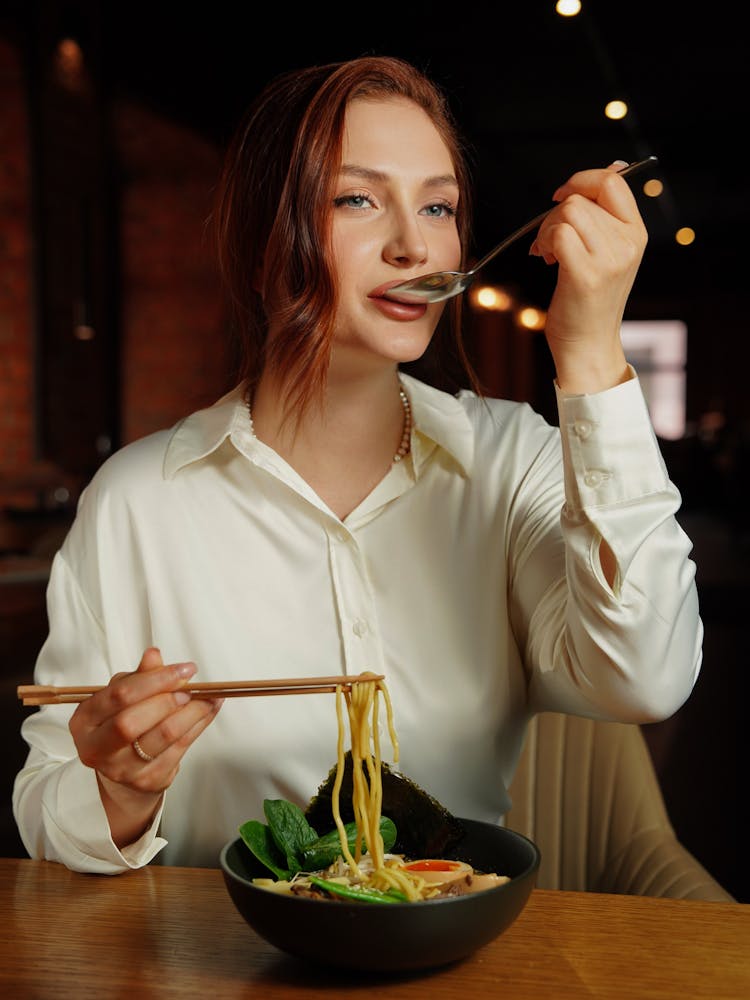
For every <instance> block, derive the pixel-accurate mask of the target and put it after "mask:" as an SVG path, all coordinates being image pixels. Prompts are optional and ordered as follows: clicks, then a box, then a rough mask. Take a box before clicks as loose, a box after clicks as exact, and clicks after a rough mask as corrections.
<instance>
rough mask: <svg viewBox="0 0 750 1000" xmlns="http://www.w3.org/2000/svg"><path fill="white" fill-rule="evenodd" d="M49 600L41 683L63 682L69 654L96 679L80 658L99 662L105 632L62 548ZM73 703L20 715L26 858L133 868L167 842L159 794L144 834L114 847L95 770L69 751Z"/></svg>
mask: <svg viewBox="0 0 750 1000" xmlns="http://www.w3.org/2000/svg"><path fill="white" fill-rule="evenodd" d="M47 601H48V609H49V614H50V618H51V620H54V622H55V625H56V627H55V629H54V630H53V631H52V633H51V635H50V637H49V638H48V639H47V642H46V643H45V645H44V648H43V649H42V652H41V654H40V658H39V665H40V666H41V668H42V670H43V671H44V676H45V682H46V683H51V684H56V683H64V677H65V673H66V661H67V663H70V662H75V663H78V664H80V674H81V676H82V677H83V679H82V680H81V681H80V683H82V684H87V683H97V684H100V683H102V674H101V673H99V674H94V673H93V672H92V670H91V669H88V670H87V668H86V664H87V663H97V662H103V660H104V658H103V657H102V649H103V644H104V636H103V635H102V630H101V628H100V627H99V625H98V623H97V622H96V620H95V618H94V616H93V615H92V613H91V611H90V609H89V608H88V607H87V605H86V602H85V600H84V598H83V595H82V593H81V591H80V588H79V587H78V585H77V583H76V580H75V579H74V577H73V574H72V573H71V572H70V570H69V568H68V566H67V564H66V562H65V560H64V558H63V557H62V555H60V554H58V555H57V556H56V557H55V560H54V566H53V570H52V574H51V579H50V584H49V587H48V592H47ZM82 642H83V643H85V647H86V648H85V650H84V649H83V648H81V643H82ZM97 647H98V648H97ZM92 653H93V655H92ZM73 708H74V706H71V707H70V708H68V707H67V706H64V705H51V706H46V707H45V706H42V708H41V709H40V710H39V711H37V712H34V713H33V714H32V715H30V716H28V717H27V718H26V719H25V720H24V723H23V726H22V729H21V733H22V735H23V737H24V739H26V741H27V742H28V743H29V748H30V749H29V754H28V758H27V760H26V763H25V766H24V768H23V770H22V771H21V772H20V774H19V775H18V777H17V778H16V782H15V786H14V789H13V809H14V814H15V816H16V821H17V824H18V828H19V832H20V834H21V837H22V840H23V843H24V846H25V848H26V850H27V851H28V853H29V855H30V857H32V858H45V859H47V860H50V861H59V862H61V863H62V864H64V865H66V866H67V867H68V868H71V869H73V870H74V871H86V872H96V873H99V874H117V873H119V872H122V871H126V870H127V869H129V868H139V867H141V866H142V865H145V864H147V863H148V862H149V861H150V860H151V859H152V858H153V857H154V856H155V855H156V854H157V853H158V852H159V850H160V849H161V848H162V847H163V846H164V845H165V844H166V841H165V840H163V839H162V838H160V837H159V836H158V835H157V831H158V827H159V821H160V819H161V814H162V810H163V808H164V799H162V805H161V808H160V809H159V811H158V813H157V815H156V816H155V818H154V821H153V822H152V824H151V826H150V827H149V829H148V830H147V831H146V832H145V833H144V834H143V836H142V837H141V838H140V839H139V840H138V841H137V842H136V843H134V844H131V845H129V846H128V847H127V848H125V849H123V850H122V851H121V850H119V849H118V848H117V847H116V846H115V844H114V842H113V840H112V837H111V834H110V829H109V824H108V822H107V815H106V813H105V811H104V807H103V805H102V802H101V798H100V796H99V786H98V782H97V778H96V773H95V771H94V770H93V769H92V768H90V767H87V766H86V765H84V764H83V763H82V762H81V760H80V759H79V758H78V756H77V755H76V752H75V745H74V743H73V740H72V737H71V735H70V731H69V729H68V722H69V720H70V716H71V714H72V712H73Z"/></svg>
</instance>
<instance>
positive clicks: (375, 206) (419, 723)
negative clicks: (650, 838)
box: [14, 57, 701, 873]
mask: <svg viewBox="0 0 750 1000" xmlns="http://www.w3.org/2000/svg"><path fill="white" fill-rule="evenodd" d="M619 165H620V164H613V165H612V166H611V167H610V168H608V169H590V170H584V171H582V172H580V173H577V174H575V175H574V176H573V177H571V178H570V180H569V181H567V182H566V183H565V184H563V186H562V187H561V188H559V189H558V191H557V192H555V195H554V198H555V200H556V201H557V202H558V205H557V207H556V208H555V210H554V211H553V212H552V214H550V216H549V217H548V218H547V219H546V220H545V221H544V223H543V224H542V225H541V227H540V229H539V232H538V234H537V236H536V238H535V240H534V243H533V245H532V250H531V252H532V253H533V254H535V255H537V256H540V257H542V258H543V260H544V261H546V262H547V263H548V264H555V265H556V266H557V270H558V274H557V284H556V288H555V291H554V295H553V297H552V301H551V304H550V307H549V311H548V320H547V328H546V336H547V340H548V343H549V347H550V350H551V352H552V356H553V358H554V363H555V368H556V390H557V396H558V405H559V410H560V428H561V429H560V430H558V429H557V428H556V427H551V426H549V425H547V424H546V423H545V422H544V421H543V420H542V418H541V417H539V416H538V415H536V414H535V413H533V412H532V410H531V409H530V408H529V407H528V406H526V405H523V404H517V403H510V402H507V401H500V400H491V399H487V400H485V399H482V398H481V397H480V395H479V394H478V393H477V392H475V391H468V390H464V391H462V392H460V393H459V394H458V396H457V397H454V396H451V395H448V394H446V393H444V392H441V391H438V390H437V389H435V388H431V387H429V386H427V385H425V384H423V383H422V382H420V381H418V380H416V379H415V378H412V377H409V376H408V375H405V374H403V373H401V372H400V369H399V366H400V365H402V364H405V363H407V362H411V361H414V360H416V359H418V358H420V357H421V356H422V355H423V354H424V352H425V350H426V349H427V347H428V345H429V344H430V341H431V339H432V337H433V334H434V333H435V330H436V327H437V325H438V321H439V320H440V318H441V314H442V311H443V305H442V304H439V305H429V306H414V305H408V304H404V303H398V302H395V301H392V300H389V299H387V298H386V297H385V295H384V293H385V291H386V290H387V289H388V288H389V287H391V286H393V285H394V284H397V283H398V282H400V281H403V280H406V279H407V278H411V277H415V276H417V275H420V274H426V273H430V272H432V271H436V270H441V269H446V268H447V269H456V268H458V267H461V266H462V264H464V263H465V254H466V244H467V230H468V219H469V207H468V201H467V195H468V190H467V189H468V182H467V172H466V168H465V165H464V162H463V159H462V155H461V146H460V142H459V139H458V137H457V134H456V132H455V130H454V126H453V124H452V122H451V119H450V116H449V114H448V110H447V107H446V104H445V102H444V100H443V98H442V97H441V95H440V94H439V93H438V91H437V90H436V88H435V87H434V86H433V85H432V84H431V83H430V82H429V81H427V80H426V79H425V78H424V77H423V76H422V75H421V74H420V73H419V72H418V71H417V70H416V69H415V68H414V67H412V66H409V65H407V64H405V63H403V62H400V61H398V60H394V59H388V58H375V57H372V58H371V57H367V58H362V59H355V60H353V61H351V62H347V63H342V64H336V65H329V66H323V67H317V68H311V69H308V70H303V71H299V72H294V73H291V74H288V75H285V76H283V77H281V78H279V79H278V80H276V81H274V82H273V83H272V84H271V85H270V86H269V87H268V88H267V89H266V91H265V92H264V93H263V94H261V95H260V97H259V98H258V100H257V102H256V104H255V107H254V108H253V109H251V112H250V114H249V116H248V118H247V120H246V121H245V123H244V124H243V126H242V128H241V129H240V130H239V132H238V134H237V137H236V139H235V141H234V143H233V145H232V147H231V148H230V150H229V154H228V157H227V162H226V167H225V171H224V174H223V178H222V183H221V185H220V195H219V201H218V207H217V212H216V220H215V221H216V223H217V231H218V234H219V240H220V259H221V262H222V266H223V270H224V274H225V276H226V279H227V285H228V289H229V292H230V296H231V300H232V302H233V304H234V307H235V316H236V321H237V327H238V330H239V332H240V334H241V338H242V351H243V358H244V367H243V371H242V376H243V378H242V382H241V384H240V385H239V386H238V388H237V389H236V390H235V391H234V392H232V393H230V394H229V395H228V396H226V397H224V398H223V399H222V400H219V402H218V403H216V404H215V406H213V407H211V408H210V409H208V410H205V411H202V412H199V413H196V414H193V415H192V416H190V417H188V418H187V419H186V420H184V421H182V422H181V423H179V424H178V425H177V426H176V427H175V428H173V429H172V430H170V431H164V432H161V433H158V434H154V435H152V436H150V437H148V438H146V439H144V440H142V441H139V442H136V443H134V444H132V445H129V446H128V447H126V448H124V449H123V450H122V451H120V452H119V453H118V454H116V455H115V456H113V457H112V458H111V459H110V460H109V461H108V462H107V463H106V464H105V465H104V466H103V467H102V468H101V469H100V470H99V472H98V473H97V474H96V476H95V477H94V478H93V480H92V482H91V483H90V484H89V486H88V488H87V489H86V491H85V494H84V496H83V498H82V500H81V503H80V507H79V512H78V516H77V518H76V522H75V524H74V525H73V527H72V529H71V532H70V535H69V537H68V538H67V540H66V541H65V543H64V545H63V546H62V549H61V551H60V552H59V553H58V555H57V557H56V558H55V562H54V566H53V571H52V576H51V580H50V586H49V593H48V608H49V619H50V632H49V637H48V639H47V642H46V643H45V645H44V647H43V649H42V651H41V653H40V656H39V660H38V664H37V668H36V680H37V682H39V683H51V684H59V683H71V682H75V683H102V684H106V685H107V686H106V688H105V690H104V691H102V692H101V693H99V694H96V695H95V696H93V697H91V698H90V699H89V700H88V701H86V702H84V703H83V704H81V705H80V706H78V707H77V708H76V709H75V711H72V712H71V711H68V709H66V708H64V707H62V706H52V707H45V708H43V709H42V710H40V711H39V712H38V713H36V714H35V715H33V716H31V717H30V718H28V719H27V720H26V721H25V723H24V727H23V735H24V737H25V739H26V740H27V741H28V743H29V746H30V750H29V755H28V760H27V762H26V765H25V767H24V768H23V770H22V772H21V773H20V774H19V776H18V778H17V781H16V785H15V789H14V809H15V815H16V818H17V821H18V824H19V828H20V830H21V833H22V836H23V839H24V843H25V844H26V847H27V849H28V850H29V853H30V854H31V855H32V856H34V857H46V858H50V859H56V860H58V861H60V862H62V863H64V864H66V865H68V866H69V867H71V868H75V869H80V870H84V871H98V872H107V873H115V872H119V871H123V870H126V869H128V868H133V867H138V866H141V865H144V864H146V863H148V862H149V861H150V860H151V859H152V858H154V857H155V856H156V855H157V854H159V856H160V860H161V861H164V862H166V863H173V864H187V865H196V864H197V865H216V864H217V859H218V853H219V850H220V848H221V846H222V845H223V844H224V843H225V842H226V841H227V840H229V839H230V838H232V837H233V836H235V834H236V829H237V826H238V825H239V824H240V823H241V822H243V821H244V820H246V819H248V818H251V817H261V816H262V802H263V799H264V798H287V799H291V800H294V801H296V802H298V804H300V805H304V804H305V803H306V802H307V801H308V800H309V798H310V797H311V795H312V794H313V793H314V792H315V791H316V789H317V787H318V786H319V784H320V783H321V782H322V781H323V779H324V778H325V776H326V775H327V773H328V771H329V769H330V767H331V766H332V764H333V762H334V761H335V751H336V719H335V711H334V703H333V699H332V697H331V696H326V695H317V696H306V697H302V696H298V697H286V698H257V699H232V700H231V701H227V702H226V703H225V704H224V705H223V707H221V710H219V709H220V705H219V703H217V702H215V701H207V700H197V699H194V700H190V699H189V698H188V696H187V695H186V693H185V692H184V691H181V687H182V686H183V685H184V684H185V683H187V682H188V681H189V680H190V679H191V678H192V677H193V676H194V675H195V674H196V672H197V673H198V676H199V677H200V679H202V680H217V679H219V680H230V679H238V678H246V677H252V676H255V677H285V676H317V675H330V674H334V673H343V672H347V673H359V672H361V671H363V670H374V671H376V672H378V673H381V672H382V673H383V674H385V677H386V682H387V684H388V688H389V692H390V695H391V698H392V702H393V706H394V713H395V723H396V728H397V732H398V736H399V741H400V745H401V759H400V767H401V768H402V770H403V771H404V773H406V774H408V775H409V776H410V777H411V778H412V779H413V780H415V781H416V782H417V783H419V784H420V785H421V786H422V787H424V788H425V789H426V790H428V791H429V792H430V793H432V794H433V795H435V796H436V797H437V798H438V799H440V800H441V801H442V802H443V803H444V804H445V805H446V807H447V808H449V809H450V810H452V811H453V812H455V813H457V814H459V815H464V816H470V817H475V818H479V819H486V820H491V821H499V820H501V818H502V816H503V814H504V813H505V812H506V811H507V808H508V805H509V802H508V797H507V793H506V788H507V786H508V784H509V782H510V780H511V778H512V775H513V771H514V767H515V764H516V760H517V757H518V754H519V751H520V747H521V744H522V740H523V736H524V729H525V725H526V723H527V721H528V719H529V717H530V716H531V715H532V714H533V713H535V712H538V711H542V710H555V711H563V712H571V713H577V714H582V715H588V716H594V717H600V718H607V719H618V720H624V721H636V722H647V721H652V720H655V719H659V718H663V717H666V716H668V715H670V714H671V713H673V712H674V711H675V710H676V709H677V708H678V707H679V706H680V705H681V704H682V702H683V701H684V700H685V698H686V697H687V696H688V695H689V693H690V691H691V689H692V686H693V684H694V682H695V678H696V675H697V672H698V669H699V665H700V658H701V625H700V620H699V617H698V610H697V598H696V592H695V585H694V572H693V569H694V568H693V565H692V563H691V562H690V561H689V559H688V554H689V551H690V542H689V540H688V539H687V538H686V537H685V535H684V534H683V533H682V531H681V530H680V528H679V527H678V525H677V523H676V521H675V518H674V514H675V511H676V510H677V508H678V505H679V496H678V494H677V491H676V489H675V488H674V486H673V485H672V484H671V483H670V482H669V479H668V476H667V473H666V470H665V467H664V464H663V462H662V459H661V456H660V454H659V450H658V447H657V444H656V439H655V437H654V434H653V432H652V430H651V427H650V424H649V420H648V415H647V410H646V406H645V404H644V400H643V396H642V394H641V391H640V388H639V383H638V379H637V377H636V374H635V372H634V371H633V370H632V369H631V368H630V367H629V366H628V365H627V363H626V360H625V357H624V354H623V351H622V347H621V344H620V338H619V328H620V321H621V318H622V314H623V310H624V307H625V303H626V300H627V297H628V294H629V291H630V288H631V286H632V282H633V280H634V277H635V274H636V271H637V268H638V265H639V262H640V259H641V257H642V254H643V251H644V248H645V244H646V233H645V229H644V226H643V223H642V221H641V219H640V216H639V213H638V210H637V207H636V204H635V201H634V198H633V196H632V193H631V191H630V190H629V188H628V185H627V183H626V182H625V181H624V180H623V179H622V178H621V177H618V176H617V167H618V166H619ZM454 307H455V302H454V304H453V305H452V306H451V307H450V308H451V309H453V308H454ZM456 336H458V335H457V334H456ZM457 343H458V349H459V354H460V353H461V348H460V340H458V341H457ZM136 665H137V669H134V668H135V666H136Z"/></svg>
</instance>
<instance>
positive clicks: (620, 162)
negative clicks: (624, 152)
mask: <svg viewBox="0 0 750 1000" xmlns="http://www.w3.org/2000/svg"><path fill="white" fill-rule="evenodd" d="M627 165H628V161H627V160H613V161H612V163H611V166H613V167H617V169H618V170H622V168H623V167H627Z"/></svg>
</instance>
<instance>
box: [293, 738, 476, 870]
mask: <svg viewBox="0 0 750 1000" xmlns="http://www.w3.org/2000/svg"><path fill="white" fill-rule="evenodd" d="M344 765H345V766H344V777H343V780H342V783H341V791H340V793H339V805H340V811H341V818H342V820H343V821H344V823H350V822H352V821H353V820H354V811H353V809H352V804H351V802H352V755H351V750H348V751H347V753H346V756H345V758H344ZM336 769H337V766H336V765H335V764H334V765H333V767H332V768H331V770H330V771H329V773H328V777H327V778H326V780H325V781H324V782H323V784H322V785H321V786H320V788H319V789H318V791H317V793H316V794H315V795H314V796H313V798H312V799H311V800H310V804H309V805H308V807H307V809H306V811H305V817H306V818H307V822H308V823H309V824H310V826H312V827H313V828H314V829H315V830H317V832H318V833H319V834H324V833H327V832H328V831H329V830H332V829H333V828H334V826H335V821H334V818H333V809H332V806H331V802H332V794H333V784H334V781H335V778H336ZM381 773H382V783H383V803H382V806H381V810H380V811H381V813H382V815H383V816H387V817H388V818H389V819H391V820H393V822H394V823H395V825H396V832H397V837H396V843H395V844H394V845H393V848H392V850H393V853H395V854H404V855H406V856H407V857H409V858H441V857H445V856H446V854H448V853H449V852H450V851H451V849H452V848H454V847H455V846H456V845H457V844H458V843H459V842H460V840H461V838H462V837H463V836H464V833H465V829H464V826H463V824H462V823H461V821H460V820H459V819H457V818H456V817H455V816H453V815H452V814H451V813H450V812H448V810H447V809H446V808H445V806H443V805H441V804H440V802H438V801H437V799H435V798H433V796H432V795H429V794H428V793H427V792H425V791H424V790H423V789H422V788H420V787H419V785H417V784H416V783H415V782H414V781H412V780H411V779H410V778H407V777H406V776H405V775H403V774H400V773H399V772H398V771H394V770H393V769H392V768H391V767H389V765H388V764H386V763H385V762H383V763H382V764H381ZM365 777H367V771H366V769H365Z"/></svg>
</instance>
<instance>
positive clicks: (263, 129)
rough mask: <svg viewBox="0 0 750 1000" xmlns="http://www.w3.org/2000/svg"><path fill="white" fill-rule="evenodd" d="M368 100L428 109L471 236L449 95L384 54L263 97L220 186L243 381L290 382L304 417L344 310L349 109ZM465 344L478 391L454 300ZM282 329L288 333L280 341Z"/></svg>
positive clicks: (290, 396) (233, 147)
mask: <svg viewBox="0 0 750 1000" xmlns="http://www.w3.org/2000/svg"><path fill="white" fill-rule="evenodd" d="M361 97H376V98H377V97H404V98H407V99H408V100H411V101H413V102H414V103H415V104H417V105H418V106H419V107H420V108H422V109H423V110H424V111H425V112H426V113H427V115H428V116H429V117H430V119H431V120H432V122H433V124H434V125H435V127H436V128H437V130H438V132H439V133H440V135H441V137H442V139H443V141H444V142H445V144H446V146H447V147H448V150H449V152H450V155H451V158H452V161H453V164H454V169H455V173H456V177H457V180H458V185H459V194H460V197H459V209H458V216H457V226H458V231H459V237H460V240H461V247H462V252H463V255H464V256H465V254H466V248H467V245H468V240H469V219H470V205H469V176H468V167H467V163H466V160H465V157H464V154H463V149H462V144H461V141H460V139H459V135H458V132H457V129H456V127H455V125H454V122H453V119H452V116H451V113H450V111H449V108H448V104H447V101H446V99H445V97H444V95H443V94H442V93H441V91H440V90H439V88H438V87H437V86H436V85H435V84H434V83H432V82H431V81H430V80H429V79H428V78H427V77H426V76H425V75H424V74H423V73H421V72H420V71H419V70H418V69H416V68H415V67H414V66H412V65H411V64H409V63H407V62H404V61H403V60H400V59H395V58H391V57H383V56H364V57H361V58H358V59H353V60H350V61H348V62H341V63H332V64H329V65H325V66H318V67H310V68H308V69H302V70H294V71H292V72H288V73H284V74H282V75H281V76H279V77H277V78H276V79H275V80H273V81H272V82H271V83H270V84H268V85H267V86H266V87H265V88H264V90H263V91H262V92H261V93H260V94H259V96H258V97H257V98H256V100H255V102H254V103H253V105H252V106H251V107H250V109H249V110H248V112H247V114H246V116H245V118H244V121H243V122H242V123H241V125H240V127H239V128H238V130H237V132H236V133H235V136H234V138H233V139H232V141H231V143H230V145H229V148H228V150H227V155H226V159H225V164H224V168H223V171H222V174H221V177H220V180H219V186H218V192H217V203H216V212H215V219H214V221H215V224H216V232H217V240H218V257H219V266H220V270H221V274H222V277H223V279H224V282H225V285H226V288H227V292H228V296H229V302H230V306H231V311H232V317H233V326H234V332H235V334H236V335H237V336H238V337H239V376H240V377H241V378H242V379H244V380H245V381H246V383H247V390H248V395H249V396H250V397H251V396H252V393H253V391H254V388H255V386H256V384H257V382H258V380H259V378H260V375H261V372H262V371H263V369H264V367H265V366H266V365H268V366H269V368H270V369H272V370H273V371H275V372H276V373H277V374H278V375H279V376H280V378H281V382H282V384H283V385H284V386H285V390H286V402H287V404H288V405H289V407H290V409H291V410H292V411H294V412H295V413H296V415H297V417H299V416H300V415H301V413H302V412H303V411H304V409H305V407H306V406H308V405H309V404H310V403H311V402H312V401H314V400H322V398H323V395H324V390H325V384H326V379H327V373H328V365H329V360H330V353H331V344H332V340H333V329H334V317H335V309H336V283H335V277H334V272H333V269H332V266H331V262H330V257H329V250H328V244H329V239H328V234H329V232H330V225H331V215H332V205H333V197H334V191H333V187H334V184H335V179H336V175H337V173H338V170H339V167H340V162H341V150H342V141H343V140H342V137H343V130H344V118H345V114H346V109H347V105H348V104H349V103H350V102H351V101H352V100H354V99H356V98H361ZM449 312H450V313H451V314H452V320H453V327H454V329H453V340H454V345H453V346H454V349H455V348H457V352H458V357H459V360H460V362H461V364H462V366H463V368H464V370H465V371H466V372H467V373H468V374H469V376H470V379H471V381H472V383H473V384H474V385H476V379H475V377H474V375H473V372H472V370H471V365H470V363H469V361H468V359H467V357H466V354H465V350H464V347H463V344H462V341H461V334H460V303H459V301H458V299H457V298H456V299H453V300H452V302H451V303H450V304H449ZM271 323H273V325H274V327H275V328H276V329H278V330H279V331H280V332H279V334H278V335H277V336H274V338H272V339H271V340H269V337H268V331H269V327H270V325H271Z"/></svg>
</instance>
